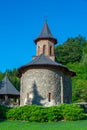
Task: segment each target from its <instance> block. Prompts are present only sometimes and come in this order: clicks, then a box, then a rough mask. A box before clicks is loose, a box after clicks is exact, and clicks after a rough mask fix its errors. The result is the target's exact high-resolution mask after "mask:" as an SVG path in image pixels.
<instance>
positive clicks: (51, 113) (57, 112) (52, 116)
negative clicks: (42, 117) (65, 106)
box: [46, 106, 63, 122]
mask: <svg viewBox="0 0 87 130" xmlns="http://www.w3.org/2000/svg"><path fill="white" fill-rule="evenodd" d="M46 114H47V115H46V116H47V121H55V122H57V121H60V120H61V119H63V116H62V113H61V109H60V108H59V107H58V106H52V107H48V108H46Z"/></svg>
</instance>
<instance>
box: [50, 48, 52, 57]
mask: <svg viewBox="0 0 87 130" xmlns="http://www.w3.org/2000/svg"><path fill="white" fill-rule="evenodd" d="M50 56H52V46H50Z"/></svg>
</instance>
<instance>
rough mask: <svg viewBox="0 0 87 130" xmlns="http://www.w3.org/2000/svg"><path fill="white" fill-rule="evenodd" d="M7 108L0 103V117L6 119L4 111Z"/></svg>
mask: <svg viewBox="0 0 87 130" xmlns="http://www.w3.org/2000/svg"><path fill="white" fill-rule="evenodd" d="M8 110H9V108H7V107H6V106H3V105H0V119H6V112H7V111H8Z"/></svg>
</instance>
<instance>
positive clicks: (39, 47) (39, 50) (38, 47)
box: [38, 46, 40, 55]
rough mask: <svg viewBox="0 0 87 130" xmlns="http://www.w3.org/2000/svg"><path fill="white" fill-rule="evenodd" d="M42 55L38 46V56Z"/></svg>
mask: <svg viewBox="0 0 87 130" xmlns="http://www.w3.org/2000/svg"><path fill="white" fill-rule="evenodd" d="M39 54H40V46H38V55H39Z"/></svg>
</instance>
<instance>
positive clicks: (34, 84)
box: [20, 68, 71, 106]
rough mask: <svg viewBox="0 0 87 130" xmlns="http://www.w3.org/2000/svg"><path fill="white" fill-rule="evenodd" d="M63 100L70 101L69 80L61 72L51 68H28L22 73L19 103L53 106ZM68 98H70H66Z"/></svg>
mask: <svg viewBox="0 0 87 130" xmlns="http://www.w3.org/2000/svg"><path fill="white" fill-rule="evenodd" d="M61 76H62V78H63V81H62V83H63V92H61V82H60V79H61ZM61 93H62V94H63V102H68V103H70V102H71V96H70V94H71V80H70V78H69V77H68V76H65V75H64V74H63V73H61V72H57V71H55V70H53V69H48V68H38V69H29V70H27V71H26V72H25V73H23V74H22V77H21V92H20V105H25V104H29V105H30V104H37V105H43V106H53V105H57V104H61ZM68 98H70V99H68Z"/></svg>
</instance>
